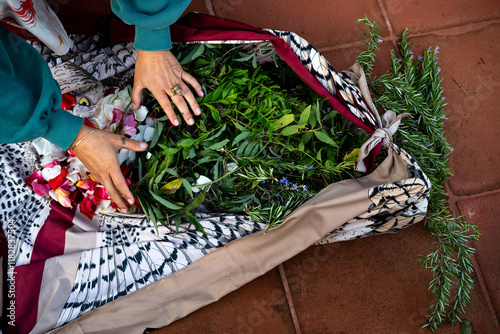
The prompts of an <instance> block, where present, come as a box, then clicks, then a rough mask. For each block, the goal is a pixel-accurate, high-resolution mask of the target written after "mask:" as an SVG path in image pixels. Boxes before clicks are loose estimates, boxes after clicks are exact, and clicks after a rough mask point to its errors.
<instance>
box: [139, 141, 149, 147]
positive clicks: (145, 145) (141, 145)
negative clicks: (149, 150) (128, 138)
mask: <svg viewBox="0 0 500 334" xmlns="http://www.w3.org/2000/svg"><path fill="white" fill-rule="evenodd" d="M139 147H140V148H146V147H148V144H146V143H142V142H141V143H140V144H139Z"/></svg>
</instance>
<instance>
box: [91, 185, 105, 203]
mask: <svg viewBox="0 0 500 334" xmlns="http://www.w3.org/2000/svg"><path fill="white" fill-rule="evenodd" d="M94 197H95V199H96V200H97V201H98V202H100V201H102V200H103V199H109V195H108V193H107V192H106V189H104V187H95V188H94Z"/></svg>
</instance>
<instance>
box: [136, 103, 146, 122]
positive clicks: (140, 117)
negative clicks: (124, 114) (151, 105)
mask: <svg viewBox="0 0 500 334" xmlns="http://www.w3.org/2000/svg"><path fill="white" fill-rule="evenodd" d="M148 113H149V111H148V108H146V107H145V106H141V107H140V108H139V109H137V110H134V117H135V119H136V120H137V121H139V122H144V120H145V119H146V116H147V115H148Z"/></svg>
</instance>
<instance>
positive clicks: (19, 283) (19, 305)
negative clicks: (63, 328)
mask: <svg viewBox="0 0 500 334" xmlns="http://www.w3.org/2000/svg"><path fill="white" fill-rule="evenodd" d="M50 209H51V210H50V213H49V216H48V217H47V220H46V221H45V223H44V224H43V226H42V228H41V229H40V232H38V235H37V237H36V240H35V245H34V247H33V254H32V256H31V260H30V263H29V264H26V265H23V266H17V267H15V268H14V272H15V274H14V282H15V285H16V294H15V298H14V302H15V307H16V319H15V324H16V328H15V331H14V332H15V333H29V332H30V331H31V330H32V329H33V327H35V325H36V321H37V314H38V298H39V296H40V289H41V285H42V277H43V272H44V269H45V261H46V259H48V258H51V257H56V256H59V255H62V254H64V245H65V240H66V231H67V230H68V229H69V228H70V227H71V226H73V218H74V216H75V213H76V206H75V207H74V208H73V209H66V208H64V207H62V206H61V205H60V204H59V203H56V202H54V201H51V203H50ZM21 287H22V290H21ZM21 291H22V293H21ZM9 302H10V301H9Z"/></svg>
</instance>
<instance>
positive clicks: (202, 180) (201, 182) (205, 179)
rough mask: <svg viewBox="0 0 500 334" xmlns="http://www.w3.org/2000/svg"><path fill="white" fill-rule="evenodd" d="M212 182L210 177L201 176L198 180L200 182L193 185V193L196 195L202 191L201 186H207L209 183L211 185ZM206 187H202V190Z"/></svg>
mask: <svg viewBox="0 0 500 334" xmlns="http://www.w3.org/2000/svg"><path fill="white" fill-rule="evenodd" d="M210 182H212V180H210V179H209V178H208V177H206V176H204V175H200V177H199V178H198V180H196V184H194V185H193V192H194V193H197V192H199V191H200V188H199V187H200V186H202V185H204V184H207V183H210ZM205 188H206V187H201V190H204V189H205Z"/></svg>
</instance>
